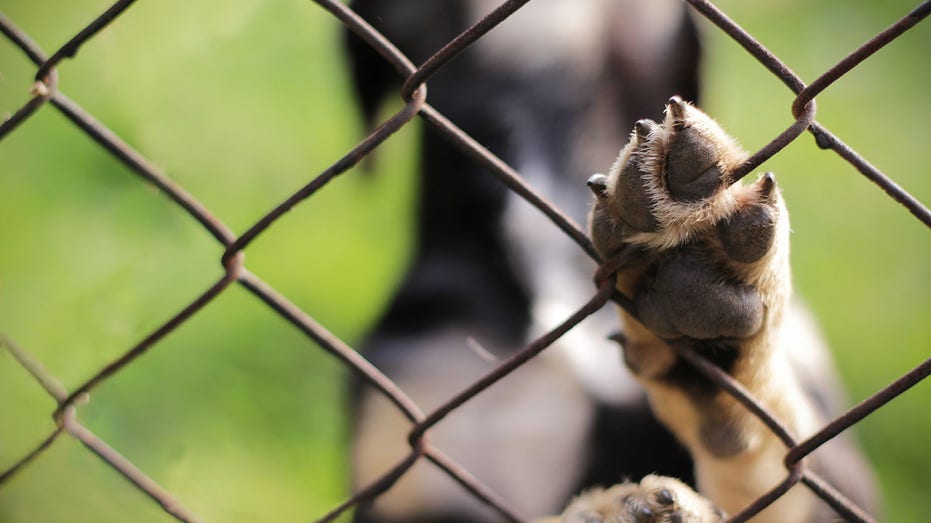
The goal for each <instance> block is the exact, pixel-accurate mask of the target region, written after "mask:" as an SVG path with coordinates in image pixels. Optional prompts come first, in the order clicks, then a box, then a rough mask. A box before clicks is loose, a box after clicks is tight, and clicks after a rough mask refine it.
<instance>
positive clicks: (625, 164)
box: [588, 97, 787, 340]
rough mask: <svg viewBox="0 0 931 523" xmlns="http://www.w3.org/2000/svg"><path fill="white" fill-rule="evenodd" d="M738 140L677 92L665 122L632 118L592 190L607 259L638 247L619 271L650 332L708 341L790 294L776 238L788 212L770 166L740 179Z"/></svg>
mask: <svg viewBox="0 0 931 523" xmlns="http://www.w3.org/2000/svg"><path fill="white" fill-rule="evenodd" d="M746 157H747V155H746V153H745V152H744V151H743V150H741V149H740V147H739V146H738V145H737V144H736V142H735V141H734V139H732V138H731V137H730V136H728V135H727V134H726V133H725V132H724V131H723V130H722V129H721V127H720V126H719V125H718V124H717V123H716V122H715V121H714V120H712V119H711V118H710V117H708V116H707V115H705V114H704V113H703V112H701V111H700V110H698V109H697V108H695V107H693V106H692V105H691V104H688V103H686V102H684V101H682V100H681V99H679V98H678V97H673V98H671V99H670V100H669V102H668V104H667V106H666V117H665V119H664V120H663V122H661V123H656V122H653V121H650V120H641V121H639V122H637V124H636V126H635V128H634V131H633V132H632V133H631V136H630V142H629V143H628V144H627V146H626V147H624V149H623V150H622V151H621V153H620V155H619V157H618V159H617V161H616V162H615V164H614V165H613V166H612V168H611V170H610V171H609V174H608V175H607V176H605V175H601V174H596V175H594V176H592V177H591V178H590V179H589V181H588V186H589V187H590V188H591V189H592V192H594V194H595V196H596V198H595V204H594V207H593V210H592V218H591V224H590V227H591V234H592V240H593V242H594V244H595V247H596V248H597V249H598V251H599V253H600V254H601V255H602V257H603V258H604V259H606V260H609V259H611V258H613V257H614V256H616V255H618V254H619V253H620V252H622V251H623V250H630V249H631V248H633V249H635V250H636V251H637V252H638V255H637V256H632V257H631V260H632V261H629V262H628V264H627V265H622V266H621V267H620V272H619V280H618V283H619V288H620V289H621V291H622V292H625V293H629V294H628V295H629V296H631V297H632V298H633V300H634V303H635V305H636V310H637V312H638V316H639V319H640V321H641V322H642V323H643V325H645V326H646V327H647V328H648V329H649V330H650V331H652V332H653V333H654V334H655V335H657V336H659V337H661V338H666V339H672V338H680V337H684V338H689V339H694V340H709V339H719V338H747V337H750V336H753V335H755V334H756V333H758V332H759V331H760V330H761V329H762V328H763V325H764V323H765V321H766V319H767V318H766V315H767V311H769V310H771V309H772V308H773V306H774V305H778V303H777V302H779V301H780V300H781V298H782V295H784V294H787V292H786V290H787V289H786V288H785V283H784V280H785V279H786V278H784V277H783V275H782V273H783V272H787V266H784V264H783V261H784V260H783V258H784V256H782V255H781V253H780V250H781V251H784V250H785V249H781V245H780V240H781V239H782V237H783V236H784V235H785V232H786V231H787V223H786V213H785V209H784V206H783V203H782V200H781V197H780V195H779V191H778V189H777V187H776V183H775V179H774V178H773V176H772V175H771V174H766V175H764V176H762V177H760V178H759V179H758V180H757V181H756V182H754V183H751V184H749V185H744V184H741V183H739V182H736V181H735V180H734V179H733V177H732V173H733V172H734V171H735V170H736V169H737V168H738V167H739V166H740V165H741V164H742V163H743V162H744V161H745V160H746Z"/></svg>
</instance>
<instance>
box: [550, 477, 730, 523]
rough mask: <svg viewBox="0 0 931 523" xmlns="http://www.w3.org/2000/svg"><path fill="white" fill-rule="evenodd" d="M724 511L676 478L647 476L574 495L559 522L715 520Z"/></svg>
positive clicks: (720, 518)
mask: <svg viewBox="0 0 931 523" xmlns="http://www.w3.org/2000/svg"><path fill="white" fill-rule="evenodd" d="M724 517H725V515H724V513H723V512H722V511H721V510H720V509H718V508H717V507H715V506H714V505H713V504H712V503H711V502H710V501H708V500H707V499H705V498H703V497H701V496H700V495H698V494H697V493H696V492H695V491H693V490H692V489H691V488H689V487H688V486H686V485H685V484H684V483H682V482H681V481H679V480H676V479H673V478H668V477H664V476H656V475H649V476H646V477H645V478H643V480H642V481H641V482H640V483H623V484H620V485H615V486H613V487H610V488H607V489H603V488H596V489H593V490H590V491H588V492H585V493H583V494H582V495H580V496H579V497H577V498H575V499H574V500H573V501H572V502H571V503H570V504H569V506H568V507H566V510H565V512H563V514H562V517H561V518H560V521H561V522H562V523H717V522H720V521H723V520H724Z"/></svg>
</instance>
